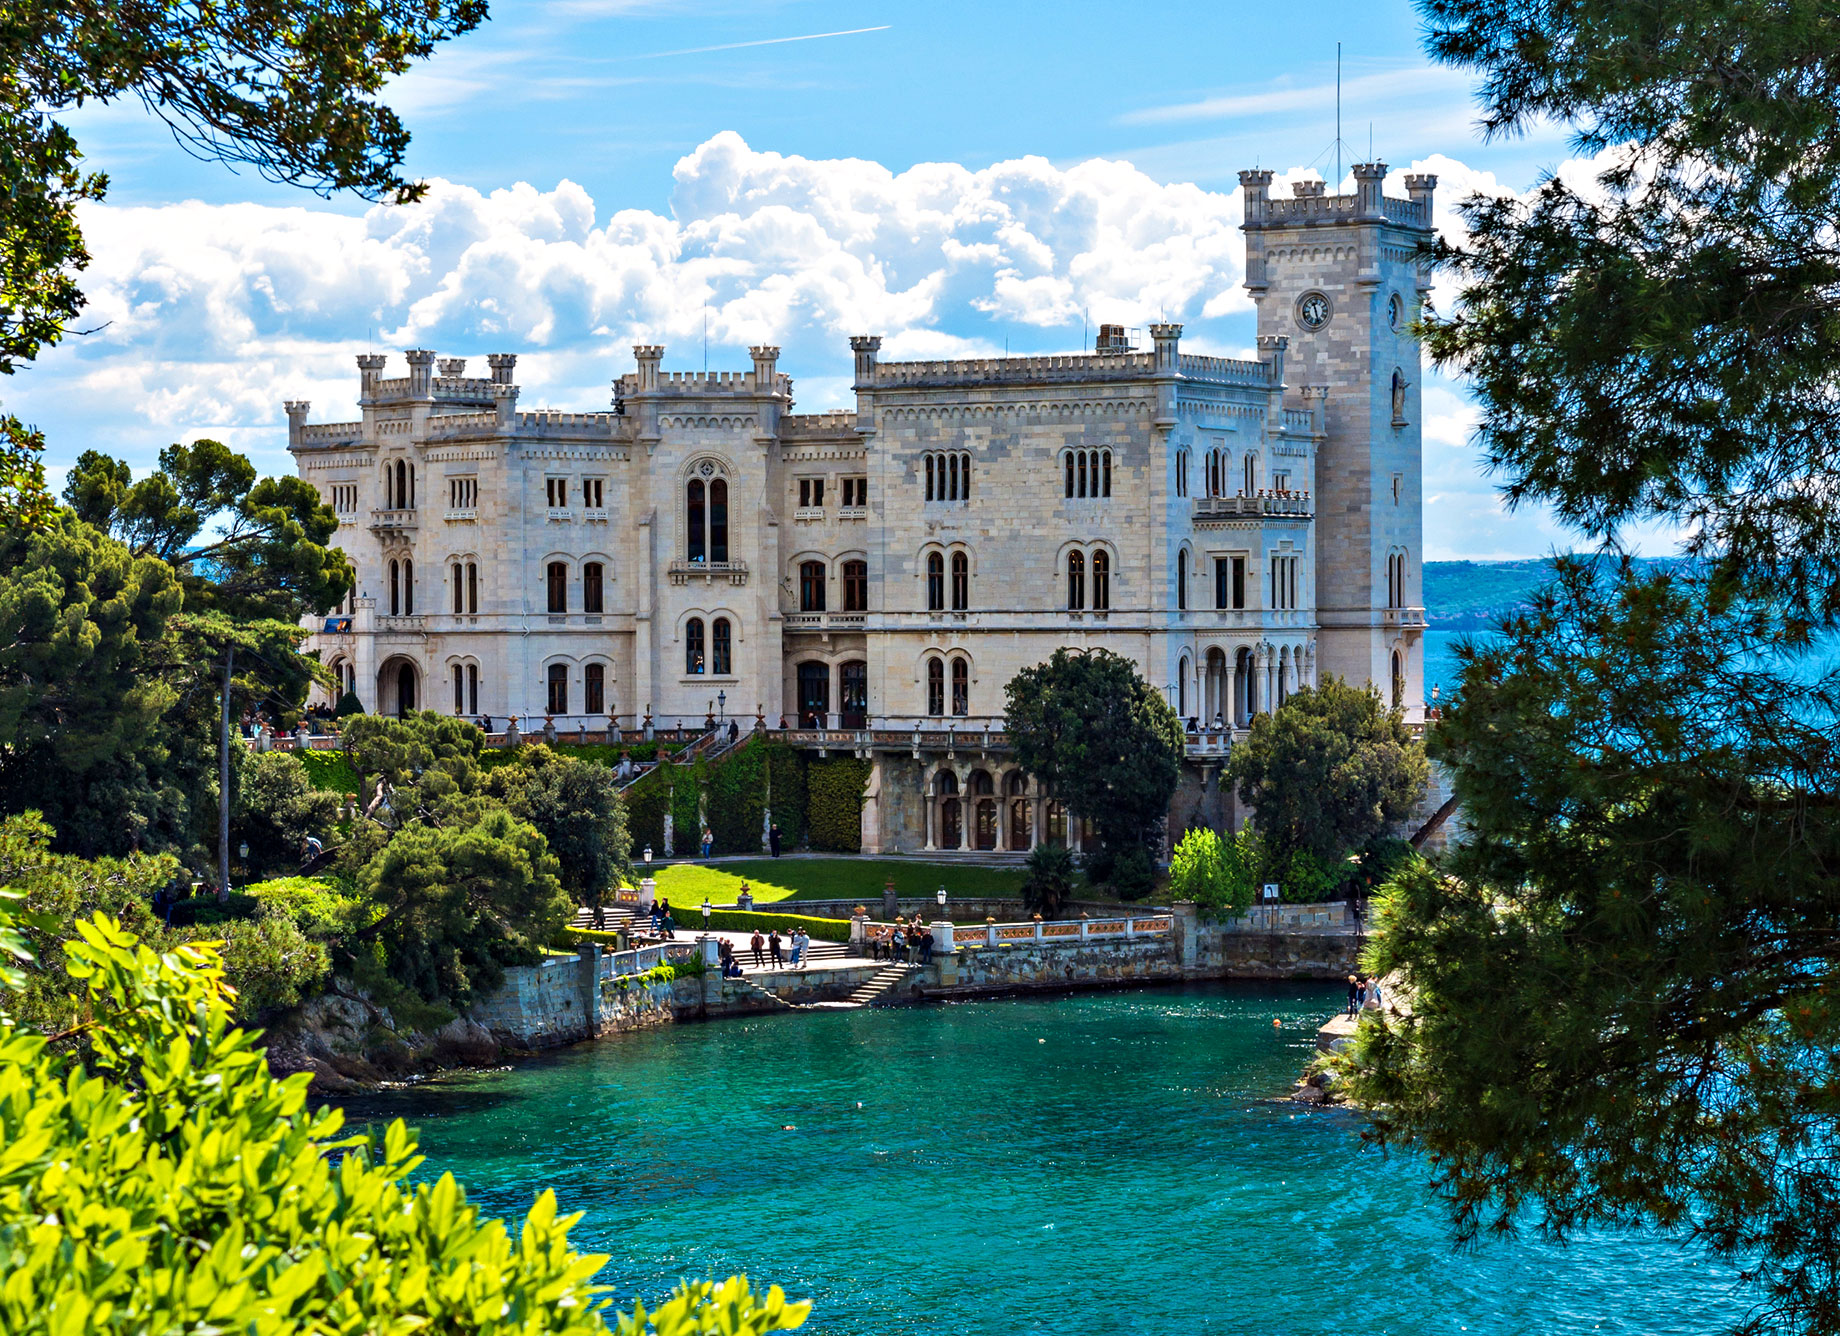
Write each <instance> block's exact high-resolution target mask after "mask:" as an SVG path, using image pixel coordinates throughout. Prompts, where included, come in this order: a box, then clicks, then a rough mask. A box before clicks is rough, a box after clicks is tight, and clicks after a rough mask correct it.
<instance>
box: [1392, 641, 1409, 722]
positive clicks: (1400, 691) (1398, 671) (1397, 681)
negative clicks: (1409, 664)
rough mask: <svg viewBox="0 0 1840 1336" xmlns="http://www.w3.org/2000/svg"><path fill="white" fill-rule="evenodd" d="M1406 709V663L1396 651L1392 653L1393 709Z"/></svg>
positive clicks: (1403, 657) (1402, 656)
mask: <svg viewBox="0 0 1840 1336" xmlns="http://www.w3.org/2000/svg"><path fill="white" fill-rule="evenodd" d="M1405 707H1406V661H1405V656H1404V655H1402V654H1401V653H1400V652H1399V651H1398V650H1394V651H1393V708H1394V709H1395V710H1403V709H1405Z"/></svg>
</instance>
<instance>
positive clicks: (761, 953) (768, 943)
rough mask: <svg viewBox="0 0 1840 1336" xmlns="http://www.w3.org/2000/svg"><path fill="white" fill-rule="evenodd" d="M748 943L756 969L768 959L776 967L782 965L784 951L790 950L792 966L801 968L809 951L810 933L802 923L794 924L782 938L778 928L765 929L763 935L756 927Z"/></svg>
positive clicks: (784, 961) (803, 966)
mask: <svg viewBox="0 0 1840 1336" xmlns="http://www.w3.org/2000/svg"><path fill="white" fill-rule="evenodd" d="M748 945H749V946H750V947H752V948H753V950H754V968H756V969H760V968H762V967H764V966H765V965H766V964H767V962H768V961H771V962H772V963H773V965H774V966H775V967H776V968H777V967H780V966H783V965H784V964H785V963H786V960H785V954H784V952H785V951H790V952H791V953H792V967H793V968H794V969H798V970H802V969H804V968H805V958H806V956H807V955H808V954H810V952H811V934H810V933H808V932H806V931H805V928H804V925H803V924H799V925H795V926H794V927H793V929H792V931H791V932H790V933H789V934H788V935H787V936H786V937H785V938H783V939H782V938H781V937H780V935H779V929H778V928H769V929H767V931H766V933H765V935H764V936H763V935H762V933H761V931H760V929H759V928H756V929H754V935H753V936H752V937H751V938H749V939H748ZM782 948H783V949H782Z"/></svg>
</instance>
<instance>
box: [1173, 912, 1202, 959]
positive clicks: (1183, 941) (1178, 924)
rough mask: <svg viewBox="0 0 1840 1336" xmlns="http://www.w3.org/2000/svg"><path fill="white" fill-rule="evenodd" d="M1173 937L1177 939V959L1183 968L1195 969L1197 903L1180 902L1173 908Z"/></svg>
mask: <svg viewBox="0 0 1840 1336" xmlns="http://www.w3.org/2000/svg"><path fill="white" fill-rule="evenodd" d="M1171 918H1172V922H1171V928H1172V936H1173V937H1174V938H1175V946H1176V957H1177V959H1178V960H1179V961H1180V962H1181V965H1182V968H1183V969H1185V970H1192V969H1193V968H1195V958H1196V950H1197V945H1198V944H1197V942H1196V940H1195V933H1196V929H1197V927H1198V920H1197V918H1196V915H1195V903H1194V901H1192V900H1178V901H1176V903H1175V905H1174V906H1173V907H1172V914H1171Z"/></svg>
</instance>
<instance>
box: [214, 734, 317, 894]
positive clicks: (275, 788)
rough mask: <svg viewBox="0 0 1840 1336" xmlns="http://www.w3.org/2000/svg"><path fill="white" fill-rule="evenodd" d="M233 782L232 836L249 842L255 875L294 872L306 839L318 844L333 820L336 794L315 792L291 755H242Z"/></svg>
mask: <svg viewBox="0 0 1840 1336" xmlns="http://www.w3.org/2000/svg"><path fill="white" fill-rule="evenodd" d="M236 779H237V799H236V816H235V821H234V824H233V826H232V835H233V836H234V837H235V838H236V840H237V841H238V842H239V843H242V842H245V841H246V842H247V843H248V845H249V863H250V866H251V867H252V868H254V869H256V875H262V874H265V873H275V872H292V871H295V870H296V869H298V868H299V867H300V863H301V846H302V845H303V843H304V842H305V841H306V839H307V837H308V836H309V835H311V836H314V837H315V838H318V839H321V840H322V841H323V840H324V839H325V838H326V837H327V836H328V835H329V834H330V832H331V831H332V828H333V826H334V825H335V824H336V823H337V822H338V819H339V795H338V794H336V793H330V792H328V791H327V790H325V789H319V788H315V787H314V786H313V782H312V780H310V779H309V778H308V777H307V768H306V767H305V766H304V765H302V764H301V763H300V758H299V757H298V756H296V755H294V753H292V752H277V751H271V752H262V753H260V754H258V755H249V756H246V757H245V758H244V759H243V761H242V763H241V764H240V765H238V766H237V767H236Z"/></svg>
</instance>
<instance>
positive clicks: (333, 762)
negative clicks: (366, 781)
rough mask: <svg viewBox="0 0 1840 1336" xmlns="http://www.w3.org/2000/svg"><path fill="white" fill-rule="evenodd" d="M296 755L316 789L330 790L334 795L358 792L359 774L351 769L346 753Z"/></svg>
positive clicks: (301, 752) (330, 752) (300, 752)
mask: <svg viewBox="0 0 1840 1336" xmlns="http://www.w3.org/2000/svg"><path fill="white" fill-rule="evenodd" d="M294 755H296V756H297V757H299V758H300V764H301V766H302V768H303V769H305V770H306V772H307V782H308V783H310V784H311V785H312V786H313V787H314V788H316V789H330V790H331V791H332V792H334V793H356V792H357V791H358V772H357V771H356V770H353V769H352V768H351V762H350V761H349V760H347V759H346V757H345V753H344V752H340V751H299V752H295V753H294Z"/></svg>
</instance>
